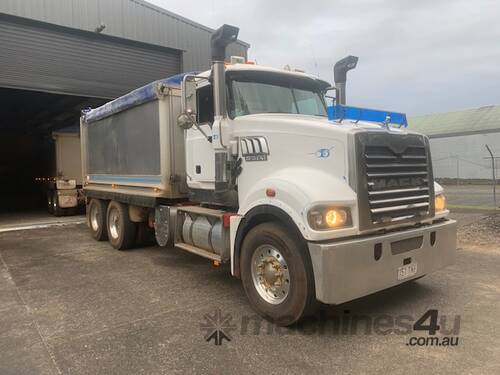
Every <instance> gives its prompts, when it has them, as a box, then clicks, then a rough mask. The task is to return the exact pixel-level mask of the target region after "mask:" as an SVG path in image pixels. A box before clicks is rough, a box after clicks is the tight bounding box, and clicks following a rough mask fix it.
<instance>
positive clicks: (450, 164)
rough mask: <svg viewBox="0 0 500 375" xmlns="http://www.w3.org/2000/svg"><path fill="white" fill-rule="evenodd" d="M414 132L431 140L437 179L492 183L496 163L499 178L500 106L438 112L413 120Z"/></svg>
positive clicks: (411, 120)
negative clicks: (493, 158) (491, 153)
mask: <svg viewBox="0 0 500 375" xmlns="http://www.w3.org/2000/svg"><path fill="white" fill-rule="evenodd" d="M409 128H410V129H411V130H414V131H417V132H420V133H423V134H425V135H427V136H428V137H429V138H430V145H431V154H432V164H433V169H434V177H435V178H437V179H441V180H442V179H453V180H455V179H457V178H458V179H460V180H470V181H472V182H482V181H484V182H486V181H489V182H491V180H492V160H491V157H490V154H489V152H488V150H487V148H486V145H488V146H489V147H490V149H491V151H492V152H493V154H494V156H495V157H496V160H495V161H496V165H495V167H496V172H497V173H496V176H497V179H498V178H499V177H498V176H499V173H498V172H499V171H498V164H500V161H499V159H500V106H487V107H481V108H476V109H469V110H465V111H458V112H448V113H436V114H432V115H426V116H417V117H413V118H410V119H409Z"/></svg>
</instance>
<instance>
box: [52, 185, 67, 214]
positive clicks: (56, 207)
mask: <svg viewBox="0 0 500 375" xmlns="http://www.w3.org/2000/svg"><path fill="white" fill-rule="evenodd" d="M65 212H66V211H65V209H64V208H61V207H59V196H58V195H57V190H55V191H53V192H52V214H53V215H54V216H62V215H64V213H65Z"/></svg>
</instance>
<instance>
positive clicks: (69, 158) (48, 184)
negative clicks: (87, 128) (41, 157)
mask: <svg viewBox="0 0 500 375" xmlns="http://www.w3.org/2000/svg"><path fill="white" fill-rule="evenodd" d="M52 139H53V140H54V149H55V150H54V151H55V152H54V156H55V158H54V174H53V176H51V177H44V178H39V180H40V181H41V182H43V184H44V190H45V192H46V194H47V210H48V212H49V213H51V214H53V215H55V216H62V215H74V214H76V213H78V212H79V211H80V210H81V209H82V208H83V207H84V205H85V198H84V196H83V194H82V162H81V142H80V133H79V129H78V127H76V128H75V127H68V128H65V129H62V130H60V131H55V132H52Z"/></svg>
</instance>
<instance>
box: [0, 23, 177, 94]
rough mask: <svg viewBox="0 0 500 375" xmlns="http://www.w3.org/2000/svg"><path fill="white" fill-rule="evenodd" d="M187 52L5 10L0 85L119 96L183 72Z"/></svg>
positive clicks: (0, 30) (0, 28) (0, 41)
mask: <svg viewBox="0 0 500 375" xmlns="http://www.w3.org/2000/svg"><path fill="white" fill-rule="evenodd" d="M181 53H182V52H181V51H178V50H174V49H169V48H164V47H159V46H158V47H157V46H152V45H148V44H144V43H137V42H132V41H128V40H125V39H120V38H114V37H109V36H106V35H101V34H97V33H92V32H86V31H80V30H74V29H70V28H65V27H60V26H55V25H51V24H46V23H42V22H37V21H32V20H26V19H23V18H18V17H12V16H8V15H3V14H0V87H9V88H17V89H26V90H36V91H45V92H53V93H59V94H70V95H79V96H90V97H96V98H115V97H117V96H120V95H122V94H124V93H126V92H129V91H131V90H133V89H134V88H137V87H140V86H142V85H144V84H146V83H149V82H152V81H155V80H157V79H161V78H165V77H169V76H171V75H174V74H177V73H180V72H181Z"/></svg>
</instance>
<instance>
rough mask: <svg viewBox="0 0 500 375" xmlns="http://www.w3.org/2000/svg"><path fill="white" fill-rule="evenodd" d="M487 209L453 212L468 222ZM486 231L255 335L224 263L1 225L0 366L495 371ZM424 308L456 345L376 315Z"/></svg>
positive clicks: (418, 312) (60, 230)
mask: <svg viewBox="0 0 500 375" xmlns="http://www.w3.org/2000/svg"><path fill="white" fill-rule="evenodd" d="M481 217H482V216H481V215H479V214H478V215H469V214H460V215H458V218H459V220H460V223H461V224H462V226H461V229H460V230H465V228H469V226H470V225H474V223H476V222H478V220H480V219H481ZM474 233H476V232H474ZM459 238H460V237H459ZM488 241H489V242H487V243H482V244H481V246H477V245H476V244H475V243H474V241H473V240H472V241H469V240H466V241H465V242H463V241H462V242H461V243H460V244H459V247H460V248H459V250H458V253H457V262H456V264H455V265H454V266H451V267H449V268H447V269H445V270H442V271H439V272H437V273H435V274H432V275H428V276H426V277H425V278H423V279H421V280H419V281H417V282H412V283H408V284H405V285H402V286H399V287H396V288H393V289H390V290H387V291H384V292H380V293H377V294H374V295H371V296H368V297H365V298H362V299H359V300H357V301H354V302H351V303H348V304H344V305H341V306H337V307H325V308H324V309H323V310H322V314H321V316H320V317H317V318H314V319H309V320H307V321H306V322H305V323H304V324H303V325H302V326H300V327H298V328H295V329H278V328H277V327H276V326H273V325H271V324H268V323H266V322H262V324H261V330H260V332H259V333H258V332H257V329H256V324H255V323H256V322H258V319H257V318H256V316H255V314H254V312H253V311H252V309H251V308H250V306H249V305H248V303H247V300H246V298H245V296H244V293H243V290H242V287H241V285H240V283H239V281H238V280H236V279H233V278H231V277H230V275H229V269H228V268H227V267H221V268H214V267H213V266H212V265H211V264H210V263H209V262H208V261H206V260H204V259H201V258H198V257H196V256H194V255H191V254H189V253H186V252H183V251H182V250H177V249H163V248H159V247H144V248H139V249H135V250H131V251H126V252H119V251H116V250H114V249H112V248H111V247H110V246H109V245H108V243H107V242H95V241H94V240H92V239H91V237H90V235H89V234H88V232H87V228H86V227H85V225H83V224H69V225H66V226H54V227H50V228H44V229H32V230H25V231H14V232H5V233H0V374H2V375H5V374H141V373H145V374H161V373H163V374H175V373H198V374H199V373H208V374H225V373H228V374H229V373H255V374H258V373H259V374H261V373H266V374H283V373H292V374H304V373H310V374H312V373H325V374H332V373H352V374H361V373H405V374H421V373H443V374H456V373H466V374H481V375H483V374H498V373H500V356H499V355H498V347H500V320H499V317H500V272H499V271H500V245H499V241H498V240H496V239H495V238H493V239H492V240H488ZM218 309H220V311H221V316H222V318H223V319H222V323H223V324H222V325H223V326H225V329H224V332H225V333H228V334H229V336H230V338H231V341H227V340H224V339H223V340H222V343H221V345H215V342H214V340H210V341H208V342H207V341H205V338H204V335H205V333H208V334H209V333H210V330H209V329H208V328H207V331H204V330H203V329H202V327H210V324H209V323H208V320H207V319H208V317H207V316H206V315H207V314H212V315H214V314H216V312H217V310H218ZM429 309H437V310H438V314H439V319H440V325H441V326H442V330H444V328H445V327H446V328H447V329H448V330H449V331H450V327H454V328H455V331H454V332H450V333H449V334H448V336H453V337H458V340H459V341H458V345H457V346H453V347H443V346H411V345H407V344H408V343H409V340H410V339H411V337H413V336H416V337H420V336H422V337H428V334H427V333H426V332H423V331H418V332H414V331H412V330H410V331H411V332H407V333H403V334H400V333H398V332H396V330H395V329H392V328H391V327H393V326H391V324H389V325H387V323H385V324H383V325H382V324H381V322H382V321H386V322H387V320H388V321H389V323H390V322H391V321H395V320H396V319H400V318H405V316H406V318H405V319H407V321H410V322H411V323H413V322H414V321H415V320H416V319H418V318H419V317H421V316H422V314H424V313H425V312H426V311H427V310H429ZM228 314H229V315H228ZM443 316H444V317H446V322H443V321H442V320H441V319H442V318H443ZM321 317H322V318H321ZM346 317H347V318H346ZM350 317H365V318H363V319H365V321H366V322H372V323H373V325H369V324H366V326H370V327H372V328H373V329H371V331H367V330H365V328H364V327H366V326H365V325H361V326H357V327H358V328H357V329H353V328H352V327H353V325H352V324H351V325H349V324H348V322H349V319H351V322H352V321H353V318H350ZM224 318H227V320H224ZM229 318H230V320H229ZM342 318H343V319H347V320H344V322H347V323H346V324H345V325H340V326H339V325H338V324H336V323H335V322H339V321H340V322H342V320H339V319H342ZM318 319H321V320H318ZM336 319H337V320H336ZM457 319H458V322H459V327H457V326H456V325H455V322H456V321H457ZM325 322H326V323H325ZM375 322H377V323H375ZM224 323H225V324H224ZM377 324H378V325H377ZM339 327H340V328H339ZM342 327H347V328H346V331H347V332H346V331H345V330H344V328H342ZM359 327H361V328H359ZM384 327H385V328H384ZM387 327H389V328H387ZM382 328H384V329H382ZM451 331H452V330H451ZM257 333H258V334H257ZM435 336H436V337H439V338H440V339H441V338H442V337H444V336H443V332H442V331H441V330H440V331H438V332H437V334H436V335H435Z"/></svg>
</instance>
